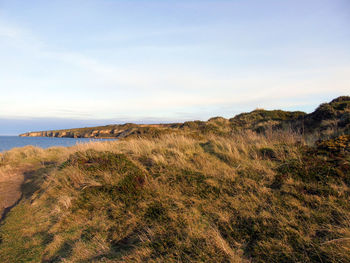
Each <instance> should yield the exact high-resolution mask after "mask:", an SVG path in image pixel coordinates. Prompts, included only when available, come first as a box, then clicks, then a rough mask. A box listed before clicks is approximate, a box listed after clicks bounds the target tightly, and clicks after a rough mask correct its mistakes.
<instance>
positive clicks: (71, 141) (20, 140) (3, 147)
mask: <svg viewBox="0 0 350 263" xmlns="http://www.w3.org/2000/svg"><path fill="white" fill-rule="evenodd" d="M110 140H115V139H91V138H54V137H19V136H0V152H4V151H7V150H11V149H12V148H15V147H24V146H27V145H33V146H38V147H41V148H49V147H52V146H74V145H76V144H78V143H88V142H98V141H110Z"/></svg>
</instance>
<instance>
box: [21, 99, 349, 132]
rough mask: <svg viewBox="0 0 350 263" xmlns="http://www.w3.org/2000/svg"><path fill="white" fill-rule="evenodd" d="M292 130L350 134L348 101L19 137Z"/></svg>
mask: <svg viewBox="0 0 350 263" xmlns="http://www.w3.org/2000/svg"><path fill="white" fill-rule="evenodd" d="M270 129H273V130H286V131H288V130H292V131H294V132H298V133H302V134H309V135H310V134H316V136H317V137H322V138H327V137H329V136H331V135H333V134H338V135H340V134H343V133H349V132H350V97H349V96H343V97H339V98H337V99H334V100H333V101H331V102H330V103H324V104H322V105H320V106H319V107H318V108H317V109H316V110H315V111H314V112H313V113H311V114H306V113H304V112H300V111H295V112H290V111H282V110H271V111H269V110H263V109H258V110H254V111H252V112H249V113H242V114H239V115H237V116H235V117H234V118H231V119H225V118H223V117H216V118H211V119H209V120H208V121H188V122H185V123H173V124H148V125H147V124H132V123H127V124H123V125H107V126H99V127H89V128H78V129H67V130H57V131H40V132H29V133H25V134H22V135H21V136H48V137H76V138H81V137H82V138H106V137H108V138H111V137H112V138H125V137H139V136H143V137H145V136H147V137H149V138H156V137H159V136H161V135H164V134H173V133H183V132H187V133H188V132H192V133H193V134H198V133H200V134H216V135H229V134H230V133H232V132H236V131H240V130H253V131H257V132H265V131H267V130H270Z"/></svg>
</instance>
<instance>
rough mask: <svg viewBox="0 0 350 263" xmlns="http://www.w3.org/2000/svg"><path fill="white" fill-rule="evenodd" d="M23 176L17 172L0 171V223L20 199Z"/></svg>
mask: <svg viewBox="0 0 350 263" xmlns="http://www.w3.org/2000/svg"><path fill="white" fill-rule="evenodd" d="M23 181H24V176H23V174H22V173H21V172H19V171H13V170H6V169H2V170H0V222H1V220H2V219H3V218H4V217H5V215H6V213H7V212H8V211H9V210H10V209H11V208H12V207H13V206H14V205H16V204H17V202H18V201H19V200H20V199H21V196H22V193H21V185H22V183H23Z"/></svg>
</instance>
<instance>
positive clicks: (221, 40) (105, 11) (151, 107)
mask: <svg viewBox="0 0 350 263" xmlns="http://www.w3.org/2000/svg"><path fill="white" fill-rule="evenodd" d="M349 28H350V2H349V1H348V0H317V1H316V0H308V1H305V0H302V1H301V0H284V1H281V0H274V1H272V0H268V1H262V0H231V1H229V0H215V1H214V0H211V1H209V0H183V1H182V0H177V1H166V0H159V1H146V0H143V1H142V0H139V1H137V0H134V1H126V0H124V1H117V0H114V1H113V0H108V1H107V0H84V1H82V0H81V1H79V0H70V1H63V0H61V1H55V0H50V1H24V0H23V1H16V0H8V1H5V0H0V91H1V96H0V134H16V133H20V132H24V131H28V130H40V129H51V128H52V129H56V128H60V127H61V128H68V127H79V126H88V125H95V124H109V123H117V122H130V121H134V122H167V121H182V120H189V119H202V120H206V119H208V118H209V117H212V116H218V115H220V116H224V117H232V116H234V115H235V114H237V113H240V112H243V111H250V110H253V109H255V108H257V107H259V108H266V109H276V108H280V109H286V110H299V109H300V110H304V111H307V112H310V111H312V110H313V109H314V108H315V107H316V106H317V105H318V104H320V103H322V102H325V101H329V100H331V99H332V98H334V97H336V96H339V95H349V93H350V92H349V91H350V86H349V84H350V77H349V76H350V30H349Z"/></svg>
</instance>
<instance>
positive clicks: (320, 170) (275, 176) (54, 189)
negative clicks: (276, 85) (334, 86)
mask: <svg viewBox="0 0 350 263" xmlns="http://www.w3.org/2000/svg"><path fill="white" fill-rule="evenodd" d="M349 105H350V100H349V97H340V98H337V99H335V100H333V101H332V102H330V103H326V104H322V105H321V106H320V107H318V108H317V109H316V110H315V112H313V113H311V114H304V113H301V112H284V111H265V110H255V111H253V112H251V113H244V114H241V115H238V116H236V117H235V118H233V119H230V120H227V119H224V118H221V117H216V118H212V119H210V120H208V121H207V122H200V121H194V122H186V123H183V124H176V125H179V126H177V127H172V126H171V125H170V124H169V125H168V126H167V127H166V128H164V127H163V126H161V127H156V126H153V127H152V128H151V129H149V128H147V127H136V128H135V129H134V130H133V131H132V132H130V133H128V134H127V135H125V136H124V137H123V139H120V140H118V141H107V142H95V143H89V144H80V145H77V146H74V147H70V148H65V147H53V148H49V149H41V148H36V147H24V148H16V149H12V150H11V151H7V152H4V153H2V154H0V177H2V179H3V178H5V177H4V176H8V175H9V174H11V173H13V174H16V175H17V176H19V177H18V178H20V176H22V177H21V178H22V179H21V180H24V181H23V183H22V185H21V187H20V192H21V194H22V198H21V199H20V200H19V202H18V204H17V205H15V206H14V207H13V208H12V209H11V210H10V212H9V213H7V215H6V217H5V218H4V219H3V220H2V221H1V223H0V262H11V263H12V262H350V202H349V200H350V135H349V134H350V132H349V125H350V124H349V123H350V121H349V120H350V118H349V116H350V115H349V111H350V106H349ZM141 128H142V129H141ZM140 129H141V130H140ZM23 178H24V179H23ZM2 181H4V180H1V178H0V182H2ZM0 190H1V189H0ZM12 196H13V197H15V195H12ZM0 201H1V197H0Z"/></svg>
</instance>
